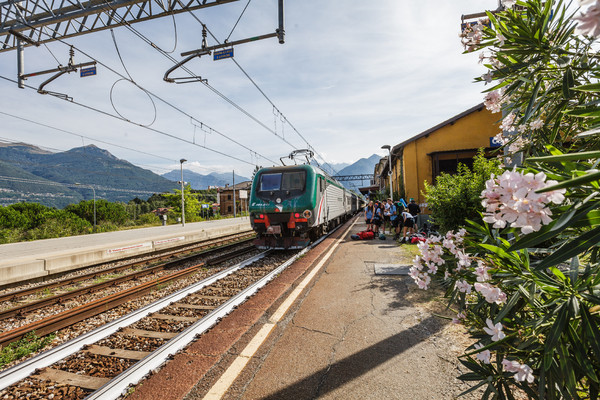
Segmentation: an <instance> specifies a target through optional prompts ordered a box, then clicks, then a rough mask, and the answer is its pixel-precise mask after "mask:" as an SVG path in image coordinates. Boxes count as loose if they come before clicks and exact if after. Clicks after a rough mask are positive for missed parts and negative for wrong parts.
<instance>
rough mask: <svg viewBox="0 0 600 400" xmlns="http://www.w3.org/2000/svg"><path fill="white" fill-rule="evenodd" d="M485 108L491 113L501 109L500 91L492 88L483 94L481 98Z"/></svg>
mask: <svg viewBox="0 0 600 400" xmlns="http://www.w3.org/2000/svg"><path fill="white" fill-rule="evenodd" d="M483 104H485V108H487V109H488V110H490V111H491V112H493V113H497V112H500V111H502V92H501V91H500V90H494V91H491V92H489V93H488V94H486V95H485V98H484V100H483Z"/></svg>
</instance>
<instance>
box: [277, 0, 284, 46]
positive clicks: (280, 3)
mask: <svg viewBox="0 0 600 400" xmlns="http://www.w3.org/2000/svg"><path fill="white" fill-rule="evenodd" d="M284 35H285V30H284V29H283V0H279V29H277V37H278V38H279V43H280V44H283V43H284V40H283V36H284Z"/></svg>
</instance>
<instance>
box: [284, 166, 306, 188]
mask: <svg viewBox="0 0 600 400" xmlns="http://www.w3.org/2000/svg"><path fill="white" fill-rule="evenodd" d="M305 177H306V173H305V172H304V171H298V172H286V173H284V174H283V177H282V179H281V190H302V189H304V181H305V180H306V178H305Z"/></svg>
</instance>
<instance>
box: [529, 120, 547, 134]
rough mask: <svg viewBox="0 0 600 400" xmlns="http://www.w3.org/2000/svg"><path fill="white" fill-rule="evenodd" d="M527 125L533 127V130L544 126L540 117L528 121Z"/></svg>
mask: <svg viewBox="0 0 600 400" xmlns="http://www.w3.org/2000/svg"><path fill="white" fill-rule="evenodd" d="M529 127H530V128H531V129H533V130H534V131H535V130H537V129H542V128H543V127H544V121H542V120H541V119H540V118H538V119H536V120H535V121H532V122H530V123H529Z"/></svg>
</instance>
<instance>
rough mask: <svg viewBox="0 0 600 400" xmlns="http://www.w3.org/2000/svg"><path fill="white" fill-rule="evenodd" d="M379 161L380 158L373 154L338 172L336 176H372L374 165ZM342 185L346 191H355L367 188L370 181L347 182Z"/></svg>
mask: <svg viewBox="0 0 600 400" xmlns="http://www.w3.org/2000/svg"><path fill="white" fill-rule="evenodd" d="M380 159H381V156H378V155H377V154H373V155H372V156H370V157H369V158H361V159H360V160H358V161H356V162H355V163H354V164H350V165H348V166H347V167H346V168H343V169H341V170H339V171H338V175H363V174H369V175H371V176H372V175H373V172H374V170H375V165H377V163H378V162H379V160H380ZM342 184H343V185H344V186H345V187H346V188H348V189H351V190H356V189H357V188H359V187H364V186H369V185H370V184H371V181H370V179H368V180H363V181H348V182H342Z"/></svg>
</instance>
